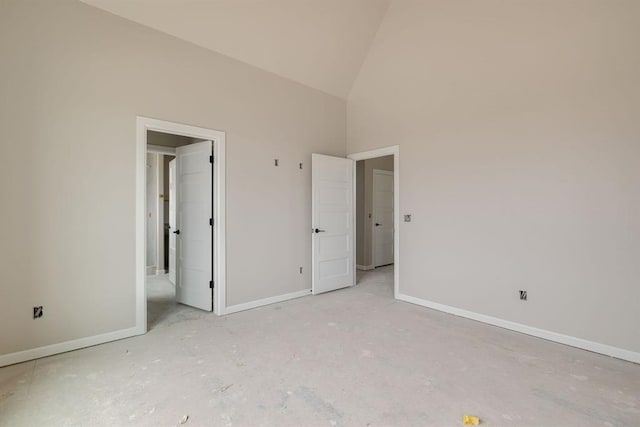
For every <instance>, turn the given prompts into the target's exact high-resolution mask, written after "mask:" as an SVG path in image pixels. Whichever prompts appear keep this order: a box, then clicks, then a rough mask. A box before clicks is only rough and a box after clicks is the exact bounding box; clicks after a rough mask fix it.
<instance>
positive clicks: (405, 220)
mask: <svg viewBox="0 0 640 427" xmlns="http://www.w3.org/2000/svg"><path fill="white" fill-rule="evenodd" d="M404 222H411V214H408V215H405V216H404Z"/></svg>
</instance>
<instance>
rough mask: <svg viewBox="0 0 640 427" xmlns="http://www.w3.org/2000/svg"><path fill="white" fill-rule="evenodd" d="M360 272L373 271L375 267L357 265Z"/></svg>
mask: <svg viewBox="0 0 640 427" xmlns="http://www.w3.org/2000/svg"><path fill="white" fill-rule="evenodd" d="M356 268H357V269H358V270H365V271H366V270H373V269H374V268H375V267H374V266H373V265H356Z"/></svg>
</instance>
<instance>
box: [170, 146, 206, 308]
mask: <svg viewBox="0 0 640 427" xmlns="http://www.w3.org/2000/svg"><path fill="white" fill-rule="evenodd" d="M211 148H212V143H211V141H204V142H198V143H195V144H190V145H185V146H183V147H178V148H177V149H176V196H177V197H176V229H175V230H173V233H174V234H175V235H176V236H177V239H176V240H177V242H176V243H177V244H176V249H177V262H176V272H177V277H176V279H177V283H176V301H177V302H179V303H182V304H186V305H190V306H192V307H197V308H200V309H202V310H207V311H212V310H213V292H212V291H213V289H212V286H213V282H212V280H213V271H212V236H213V233H212V228H211V222H210V221H211V218H212V214H211V212H212V200H213V193H212V189H213V164H212V163H211Z"/></svg>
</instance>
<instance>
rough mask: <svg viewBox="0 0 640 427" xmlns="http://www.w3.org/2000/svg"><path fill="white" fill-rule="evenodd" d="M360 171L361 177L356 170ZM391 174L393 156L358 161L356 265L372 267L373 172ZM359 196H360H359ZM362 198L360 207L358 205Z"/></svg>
mask: <svg viewBox="0 0 640 427" xmlns="http://www.w3.org/2000/svg"><path fill="white" fill-rule="evenodd" d="M358 167H360V168H361V169H362V172H361V176H360V175H359V174H358V170H357V168H358ZM374 169H379V170H384V171H390V172H393V156H383V157H376V158H373V159H367V160H360V161H359V162H358V163H357V165H356V186H357V190H356V192H357V194H356V205H357V206H356V207H357V209H356V218H357V220H356V263H357V264H358V265H360V266H363V267H370V266H373V246H372V241H373V238H372V233H373V170H374ZM360 195H361V196H360ZM358 197H362V201H361V202H362V206H360V205H358V204H357V203H358V201H359V198H358Z"/></svg>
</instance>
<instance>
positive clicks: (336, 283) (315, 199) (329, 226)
mask: <svg viewBox="0 0 640 427" xmlns="http://www.w3.org/2000/svg"><path fill="white" fill-rule="evenodd" d="M311 169H312V172H311V174H312V179H311V197H312V202H311V204H312V207H311V211H312V218H311V226H312V227H313V228H312V234H313V238H312V240H313V250H312V252H313V255H312V257H313V260H312V268H313V272H312V289H313V293H314V294H319V293H322V292H328V291H333V290H335V289H340V288H344V287H347V286H353V285H354V284H355V281H354V276H355V272H354V264H353V261H354V259H353V258H354V247H353V244H354V211H353V210H354V206H353V198H354V195H353V174H354V161H353V160H350V159H343V158H340V157H330V156H323V155H320V154H312V156H311Z"/></svg>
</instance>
